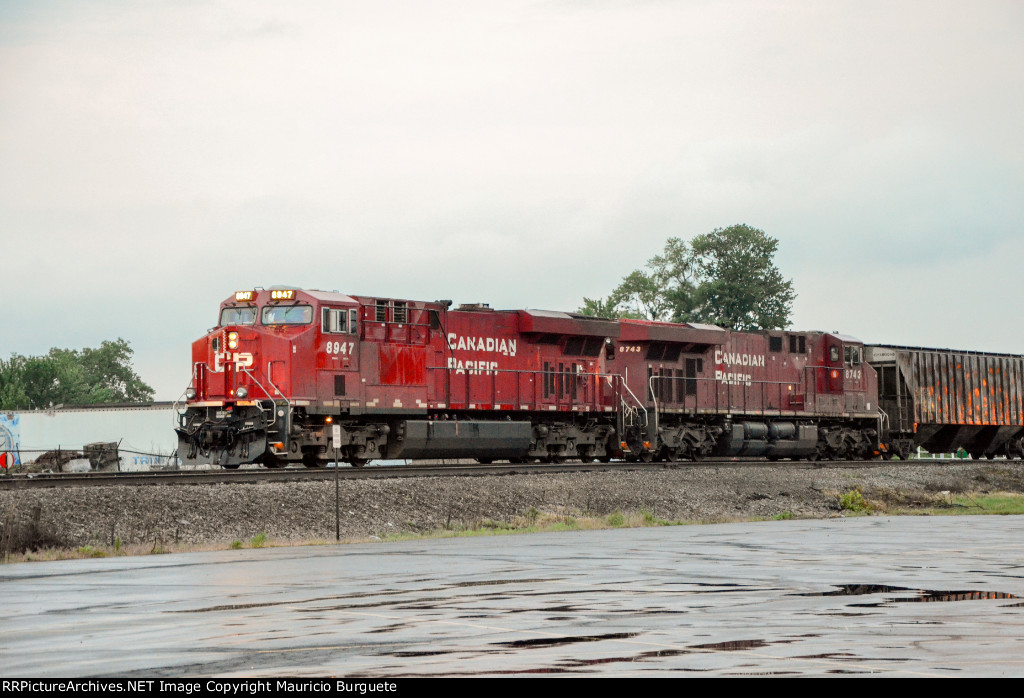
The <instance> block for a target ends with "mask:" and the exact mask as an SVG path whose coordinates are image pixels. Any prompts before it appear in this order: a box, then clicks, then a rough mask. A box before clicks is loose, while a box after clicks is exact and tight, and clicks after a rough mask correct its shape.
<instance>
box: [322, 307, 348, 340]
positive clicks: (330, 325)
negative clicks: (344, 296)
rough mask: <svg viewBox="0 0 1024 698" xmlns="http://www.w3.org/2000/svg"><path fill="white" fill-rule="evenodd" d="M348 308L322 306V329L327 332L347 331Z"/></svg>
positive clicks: (338, 332)
mask: <svg viewBox="0 0 1024 698" xmlns="http://www.w3.org/2000/svg"><path fill="white" fill-rule="evenodd" d="M347 320H348V310H346V309H344V308H342V309H335V308H324V309H323V331H324V332H325V333H327V334H342V333H347V332H348V322H347Z"/></svg>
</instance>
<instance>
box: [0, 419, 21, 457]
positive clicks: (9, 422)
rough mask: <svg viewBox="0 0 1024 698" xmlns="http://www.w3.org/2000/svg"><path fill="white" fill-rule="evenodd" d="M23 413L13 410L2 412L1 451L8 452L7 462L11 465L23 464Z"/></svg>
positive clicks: (0, 420) (0, 424) (0, 427)
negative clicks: (19, 451) (20, 448)
mask: <svg viewBox="0 0 1024 698" xmlns="http://www.w3.org/2000/svg"><path fill="white" fill-rule="evenodd" d="M20 422H21V415H17V414H13V413H11V412H7V413H0V453H6V454H7V462H8V463H9V464H11V465H20V464H21V454H20V453H18V448H19V447H20V446H21V427H20V425H19V423H20Z"/></svg>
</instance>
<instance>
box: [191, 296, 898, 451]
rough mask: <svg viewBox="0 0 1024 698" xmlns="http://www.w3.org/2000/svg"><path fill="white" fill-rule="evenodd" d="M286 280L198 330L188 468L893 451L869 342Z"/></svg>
mask: <svg viewBox="0 0 1024 698" xmlns="http://www.w3.org/2000/svg"><path fill="white" fill-rule="evenodd" d="M450 306H451V302H450V301H437V302H433V303H428V302H419V301H409V300H398V299H390V298H387V299H386V298H366V297H358V296H346V295H343V294H339V293H327V292H324V291H315V290H299V289H294V288H280V287H275V288H271V289H269V290H263V289H257V290H252V291H242V292H239V293H236V294H235V295H234V296H232V297H231V298H228V299H227V300H226V301H224V302H223V303H221V307H220V316H219V320H218V327H216V328H215V329H213V330H212V331H211V332H210V333H209V334H207V336H205V337H203V338H202V339H199V340H198V341H196V342H195V343H193V345H192V382H191V386H190V388H189V389H188V391H187V393H186V397H187V400H188V402H187V407H186V409H185V410H184V411H183V412H181V413H180V423H179V426H178V428H177V432H178V436H179V457H180V458H181V459H182V462H183V463H185V464H196V463H212V464H219V465H221V466H223V467H225V468H237V467H238V466H239V465H241V464H243V463H261V464H263V465H265V466H267V467H281V466H284V465H286V464H288V463H293V462H295V463H297V462H301V463H303V464H305V465H306V466H309V467H319V466H322V465H324V464H325V463H326V462H327V461H328V459H333V454H334V451H333V448H334V447H335V444H332V443H330V439H331V432H332V429H333V427H334V426H336V425H337V426H340V427H341V433H342V439H341V442H340V444H338V447H339V448H340V459H341V460H342V461H345V462H348V463H351V464H352V465H354V466H361V465H363V464H365V463H366V462H367V461H368V460H371V459H414V458H476V459H478V460H479V461H481V462H489V461H491V460H497V459H508V460H511V461H513V462H524V461H527V460H538V459H539V460H543V461H548V462H556V463H557V462H562V461H564V460H566V459H582V460H584V461H591V460H602V461H607V460H610V459H612V458H625V459H629V460H642V461H650V460H652V459H676V458H689V459H698V458H701V457H703V456H710V455H723V456H739V455H744V456H764V457H767V458H769V459H776V458H808V459H816V458H862V457H864V458H866V457H871V456H873V455H877V454H878V453H879V449H880V448H881V449H882V450H883V451H884V447H881V446H880V445H879V421H880V420H879V416H880V413H879V410H878V386H877V380H876V374H875V371H874V369H873V368H872V367H871V366H869V365H868V364H866V363H864V361H863V356H864V347H863V344H862V343H861V342H860V341H858V340H856V339H853V338H851V337H846V336H842V335H837V334H828V333H822V332H786V331H770V332H755V333H742V332H730V331H727V330H723V329H721V328H719V327H714V326H710V325H697V324H671V323H660V322H645V321H638V320H617V321H616V320H605V319H598V318H590V317H585V316H581V315H575V314H571V313H562V312H550V311H542V310H492V309H491V308H489V307H488V306H486V305H463V306H460V307H458V308H456V309H454V310H453V309H451V307H450Z"/></svg>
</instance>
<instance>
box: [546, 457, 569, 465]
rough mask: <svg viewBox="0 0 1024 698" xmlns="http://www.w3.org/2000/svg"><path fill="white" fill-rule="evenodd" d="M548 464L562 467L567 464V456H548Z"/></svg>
mask: <svg viewBox="0 0 1024 698" xmlns="http://www.w3.org/2000/svg"><path fill="white" fill-rule="evenodd" d="M547 462H548V463H553V464H554V465H561V464H562V463H564V462H565V456H548V457H547Z"/></svg>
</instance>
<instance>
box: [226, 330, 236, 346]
mask: <svg viewBox="0 0 1024 698" xmlns="http://www.w3.org/2000/svg"><path fill="white" fill-rule="evenodd" d="M237 348H238V333H237V332H228V349H237Z"/></svg>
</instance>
